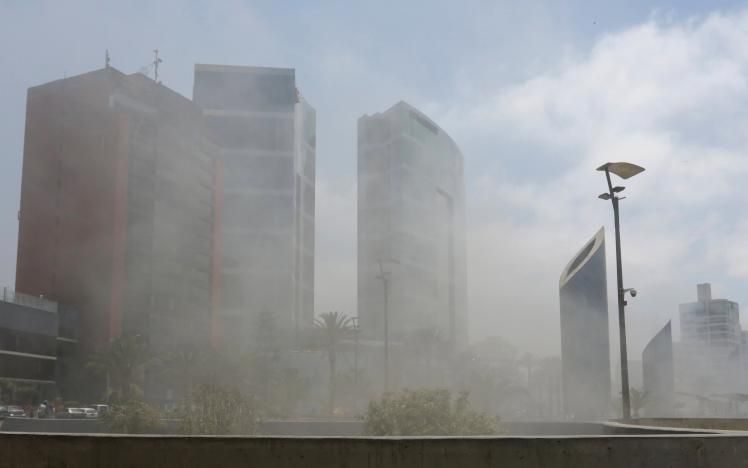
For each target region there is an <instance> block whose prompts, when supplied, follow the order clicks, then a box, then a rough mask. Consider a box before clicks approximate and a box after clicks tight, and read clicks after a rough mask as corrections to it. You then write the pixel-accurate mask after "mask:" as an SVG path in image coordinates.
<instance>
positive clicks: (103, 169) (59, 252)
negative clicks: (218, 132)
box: [16, 68, 221, 352]
mask: <svg viewBox="0 0 748 468" xmlns="http://www.w3.org/2000/svg"><path fill="white" fill-rule="evenodd" d="M204 135H205V134H204V131H203V124H202V119H201V114H200V111H199V110H198V109H197V108H196V107H195V106H194V104H193V103H192V101H190V100H189V99H187V98H185V97H183V96H181V95H179V94H177V93H176V92H174V91H171V90H169V89H168V88H166V87H164V86H163V85H161V84H158V83H156V82H154V81H153V80H151V79H149V78H147V77H145V76H143V75H141V74H133V75H125V74H123V73H121V72H119V71H117V70H115V69H113V68H105V69H101V70H97V71H93V72H90V73H86V74H83V75H79V76H75V77H71V78H66V79H63V80H58V81H54V82H51V83H47V84H44V85H41V86H37V87H33V88H30V89H29V91H28V101H27V111H26V134H25V144H24V159H23V179H22V186H21V209H20V214H19V236H18V263H17V269H16V289H17V290H18V291H21V292H24V293H27V294H33V295H37V296H39V295H43V296H45V297H48V298H50V299H53V300H56V301H59V302H61V303H64V304H69V305H71V306H73V307H75V308H77V309H78V310H79V311H80V317H79V322H80V328H81V329H80V333H79V337H80V343H81V346H82V349H83V350H84V352H91V351H93V350H96V349H99V348H100V347H101V346H103V345H104V344H106V343H107V342H109V341H110V340H112V339H114V338H116V337H118V336H120V335H122V334H140V335H141V336H143V337H146V338H147V340H148V342H149V343H150V345H151V346H152V347H153V348H155V349H156V350H167V349H170V348H173V347H178V346H180V345H181V344H183V343H186V342H189V343H193V344H196V343H205V344H207V342H208V340H209V339H210V336H211V320H212V310H213V300H214V294H213V290H214V288H215V287H217V286H218V278H217V277H216V276H215V275H214V271H215V270H216V268H217V267H218V264H217V263H216V262H215V261H214V250H215V249H217V245H215V244H214V241H213V239H214V238H216V236H215V235H214V234H215V233H214V228H215V226H217V225H220V223H218V224H217V223H216V217H217V216H219V212H220V210H217V209H216V201H217V196H216V194H217V193H220V192H221V190H220V187H218V185H217V184H219V183H220V172H221V171H220V167H219V166H218V165H217V163H216V162H215V159H214V157H213V156H214V149H213V147H212V145H211V144H210V143H209V142H208V141H207V140H206V139H205V137H204ZM219 258H220V257H219Z"/></svg>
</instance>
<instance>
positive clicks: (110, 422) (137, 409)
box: [102, 399, 161, 434]
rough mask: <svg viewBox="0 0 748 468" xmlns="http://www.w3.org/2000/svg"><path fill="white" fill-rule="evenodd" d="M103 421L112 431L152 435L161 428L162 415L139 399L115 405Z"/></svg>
mask: <svg viewBox="0 0 748 468" xmlns="http://www.w3.org/2000/svg"><path fill="white" fill-rule="evenodd" d="M102 419H103V420H104V423H105V424H106V425H107V426H108V427H109V429H110V430H111V431H113V432H124V433H125V434H152V433H153V432H154V431H155V430H156V429H158V428H159V427H161V415H160V413H159V412H158V411H157V410H156V409H154V408H153V407H152V406H150V405H148V404H147V403H145V402H143V401H141V400H137V399H132V400H127V401H121V402H120V403H116V404H113V405H112V407H111V409H110V410H109V411H108V412H107V413H106V414H104V416H103V418H102Z"/></svg>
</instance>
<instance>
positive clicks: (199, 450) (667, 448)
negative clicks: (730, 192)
mask: <svg viewBox="0 0 748 468" xmlns="http://www.w3.org/2000/svg"><path fill="white" fill-rule="evenodd" d="M0 447H1V448H2V457H0V468H6V467H7V468H10V467H13V468H22V467H37V468H41V467H50V468H51V467H76V468H92V467H108V468H124V467H139V468H156V467H158V468H184V467H187V466H189V467H203V466H205V467H208V466H210V467H214V466H220V467H234V466H236V467H239V466H242V467H244V466H252V467H255V468H262V467H277V468H285V467H309V468H316V467H320V468H328V467H339V468H348V467H368V468H401V467H402V468H404V467H409V468H410V467H414V468H441V467H454V466H462V467H471V468H482V467H486V468H487V467H495V466H501V467H502V468H541V467H542V468H545V467H573V468H587V467H595V468H598V467H608V468H624V467H627V468H628V467H633V466H635V467H639V468H655V467H656V468H661V467H663V466H674V467H678V468H691V467H693V468H696V467H699V468H704V467H737V466H745V461H746V460H748V438H746V437H744V436H738V435H722V434H714V435H677V436H667V435H665V436H592V437H590V436H588V437H533V438H530V437H485V438H413V439H411V438H296V437H285V438H280V437H176V436H116V435H62V434H48V435H43V434H9V433H5V434H2V435H0Z"/></svg>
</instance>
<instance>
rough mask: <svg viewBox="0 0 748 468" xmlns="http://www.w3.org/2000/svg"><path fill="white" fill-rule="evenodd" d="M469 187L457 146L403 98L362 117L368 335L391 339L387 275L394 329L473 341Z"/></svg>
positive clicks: (362, 300) (362, 306)
mask: <svg viewBox="0 0 748 468" xmlns="http://www.w3.org/2000/svg"><path fill="white" fill-rule="evenodd" d="M465 269H466V263H465V189H464V181H463V158H462V154H461V153H460V150H459V148H458V147H457V145H456V144H455V143H454V141H452V139H451V138H450V137H449V135H447V133H446V132H445V131H444V130H442V129H441V128H439V126H438V125H436V124H435V123H434V122H433V121H432V120H431V119H429V118H428V117H427V116H426V115H424V114H423V113H421V112H420V111H419V110H417V109H416V108H414V107H412V106H410V105H408V104H406V103H405V102H402V101H401V102H399V103H397V104H395V105H394V106H392V107H391V108H390V109H388V110H387V111H385V112H382V113H377V114H374V115H365V116H363V117H361V118H360V119H359V121H358V309H359V317H360V326H361V330H362V333H363V334H364V336H365V337H367V338H368V339H373V340H382V339H383V334H384V305H385V304H384V301H385V294H384V288H383V281H382V279H383V277H386V281H387V282H388V289H389V290H388V306H389V314H388V317H389V318H388V325H389V336H390V337H391V339H392V340H394V341H401V342H402V341H408V340H409V337H412V336H413V334H418V333H420V332H423V331H428V330H435V331H436V332H437V333H438V335H439V336H440V339H441V340H442V341H443V342H445V343H446V344H448V346H449V347H450V349H451V350H453V351H454V350H456V349H460V348H462V347H463V346H465V345H466V343H467V298H466V290H465V288H466V273H465Z"/></svg>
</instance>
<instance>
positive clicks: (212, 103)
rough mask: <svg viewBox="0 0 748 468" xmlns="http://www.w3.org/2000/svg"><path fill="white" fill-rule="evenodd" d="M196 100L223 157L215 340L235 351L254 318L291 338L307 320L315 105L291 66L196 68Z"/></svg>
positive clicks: (246, 336) (310, 292)
mask: <svg viewBox="0 0 748 468" xmlns="http://www.w3.org/2000/svg"><path fill="white" fill-rule="evenodd" d="M194 101H195V103H196V104H197V105H198V106H200V107H201V108H202V112H203V116H204V118H205V122H206V125H207V127H208V131H209V135H210V137H211V139H212V140H213V142H214V143H215V144H216V145H217V146H218V154H219V158H220V160H221V161H222V163H223V177H222V183H223V201H222V204H220V207H221V213H220V219H221V221H220V224H219V226H220V239H221V251H222V255H221V266H220V270H221V275H220V278H219V279H220V284H219V285H218V289H219V290H220V291H221V294H220V304H218V307H217V309H218V310H220V315H219V318H220V323H219V324H218V326H217V327H216V328H217V329H218V330H219V334H220V335H221V336H220V337H218V341H223V342H224V343H225V345H226V346H228V347H230V348H233V349H236V348H240V349H241V348H242V347H243V346H244V345H245V344H246V343H247V342H248V341H249V340H250V337H251V335H252V331H253V330H256V328H257V326H258V323H260V322H261V320H259V318H260V316H264V317H272V323H273V325H272V326H273V329H275V330H277V331H278V333H279V334H282V335H283V336H284V337H286V338H287V339H289V340H294V341H296V339H297V338H298V334H299V331H300V330H301V329H303V328H304V327H307V326H311V325H312V321H313V318H314V188H315V157H316V120H315V119H316V116H315V111H314V109H313V108H312V107H311V106H310V105H309V104H308V103H307V102H306V101H305V100H304V98H303V97H302V96H301V94H300V93H299V91H298V89H297V88H296V78H295V71H294V70H293V69H289V68H265V67H239V66H226V65H200V64H198V65H196V66H195V87H194ZM265 323H267V321H266V322H265Z"/></svg>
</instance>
